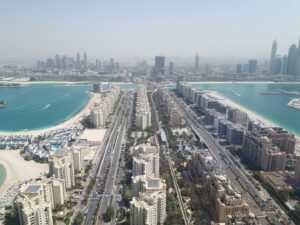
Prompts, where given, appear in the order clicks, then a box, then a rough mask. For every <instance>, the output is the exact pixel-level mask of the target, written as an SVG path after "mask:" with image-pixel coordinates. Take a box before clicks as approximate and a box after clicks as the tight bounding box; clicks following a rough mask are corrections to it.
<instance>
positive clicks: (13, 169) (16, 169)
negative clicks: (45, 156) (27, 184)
mask: <svg viewBox="0 0 300 225" xmlns="http://www.w3.org/2000/svg"><path fill="white" fill-rule="evenodd" d="M0 163H1V164H2V165H3V166H4V167H5V170H6V179H5V181H4V183H3V184H2V185H1V187H0V197H2V196H3V195H4V194H5V193H6V191H7V189H8V188H9V186H10V185H11V184H13V183H14V182H16V181H21V180H24V179H31V178H37V177H39V176H40V175H41V173H48V172H49V167H48V164H45V163H44V164H41V163H36V162H34V161H26V160H24V159H23V157H22V156H20V150H1V151H0Z"/></svg>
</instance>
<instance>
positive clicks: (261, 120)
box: [208, 91, 300, 155]
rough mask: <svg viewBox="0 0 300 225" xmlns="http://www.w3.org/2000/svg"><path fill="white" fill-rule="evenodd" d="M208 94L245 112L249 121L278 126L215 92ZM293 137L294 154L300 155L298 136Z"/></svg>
mask: <svg viewBox="0 0 300 225" xmlns="http://www.w3.org/2000/svg"><path fill="white" fill-rule="evenodd" d="M208 92H209V95H210V96H212V97H215V98H217V99H218V100H219V101H221V102H222V103H223V104H225V105H228V106H230V107H233V108H237V109H240V110H241V111H243V112H246V113H247V114H248V116H249V118H250V119H253V120H258V121H260V122H262V123H264V124H266V125H269V126H278V125H276V123H274V122H272V121H270V120H268V119H266V118H264V117H263V116H260V115H258V114H257V113H255V112H253V111H251V110H249V109H247V108H245V107H244V106H241V105H239V104H237V103H235V102H234V101H232V100H230V99H228V98H226V97H224V96H222V95H221V94H219V92H217V91H208ZM294 135H295V138H296V148H295V154H297V155H300V136H297V135H296V134H294Z"/></svg>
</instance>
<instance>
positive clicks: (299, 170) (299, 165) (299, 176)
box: [295, 156, 300, 181]
mask: <svg viewBox="0 0 300 225" xmlns="http://www.w3.org/2000/svg"><path fill="white" fill-rule="evenodd" d="M295 180H296V181H300V157H299V156H298V158H297V161H296V168H295Z"/></svg>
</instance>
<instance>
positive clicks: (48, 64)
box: [47, 58, 54, 70]
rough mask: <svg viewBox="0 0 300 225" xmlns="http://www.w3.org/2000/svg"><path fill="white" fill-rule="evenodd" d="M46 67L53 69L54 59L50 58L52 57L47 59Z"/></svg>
mask: <svg viewBox="0 0 300 225" xmlns="http://www.w3.org/2000/svg"><path fill="white" fill-rule="evenodd" d="M47 69H50V70H53V69H54V59H52V58H48V59H47Z"/></svg>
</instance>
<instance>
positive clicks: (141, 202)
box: [130, 191, 167, 225]
mask: <svg viewBox="0 0 300 225" xmlns="http://www.w3.org/2000/svg"><path fill="white" fill-rule="evenodd" d="M166 217H167V213H166V192H165V191H156V192H153V193H151V194H147V193H141V194H140V195H139V196H138V197H133V198H132V201H131V202H130V225H163V224H164V221H165V219H166Z"/></svg>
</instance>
